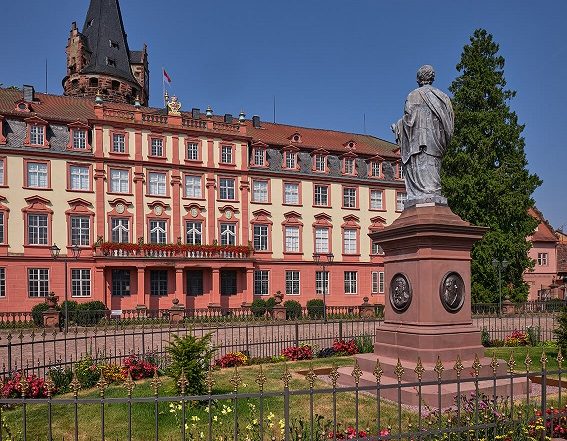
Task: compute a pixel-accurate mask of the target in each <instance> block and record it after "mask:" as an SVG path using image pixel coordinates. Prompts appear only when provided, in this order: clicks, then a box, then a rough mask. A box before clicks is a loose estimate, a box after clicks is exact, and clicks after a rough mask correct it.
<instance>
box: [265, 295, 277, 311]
mask: <svg viewBox="0 0 567 441" xmlns="http://www.w3.org/2000/svg"><path fill="white" fill-rule="evenodd" d="M274 306H276V299H274V298H273V297H270V298H269V299H268V300H266V311H267V312H268V314H271V313H272V311H273V310H274Z"/></svg>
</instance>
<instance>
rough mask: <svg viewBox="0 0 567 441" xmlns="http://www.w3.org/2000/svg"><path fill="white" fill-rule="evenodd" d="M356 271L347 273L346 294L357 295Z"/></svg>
mask: <svg viewBox="0 0 567 441" xmlns="http://www.w3.org/2000/svg"><path fill="white" fill-rule="evenodd" d="M357 275H358V273H357V272H356V271H345V294H356V279H357Z"/></svg>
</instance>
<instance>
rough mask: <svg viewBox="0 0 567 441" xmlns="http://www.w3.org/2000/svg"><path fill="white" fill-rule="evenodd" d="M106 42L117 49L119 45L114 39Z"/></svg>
mask: <svg viewBox="0 0 567 441" xmlns="http://www.w3.org/2000/svg"><path fill="white" fill-rule="evenodd" d="M108 44H109V45H110V47H111V48H112V49H118V48H119V47H120V46H119V45H118V43H117V42H116V41H112V40H108Z"/></svg>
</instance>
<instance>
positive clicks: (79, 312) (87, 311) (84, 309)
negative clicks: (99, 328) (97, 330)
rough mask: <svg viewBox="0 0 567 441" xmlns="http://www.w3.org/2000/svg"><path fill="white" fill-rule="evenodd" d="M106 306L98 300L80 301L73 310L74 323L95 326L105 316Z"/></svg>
mask: <svg viewBox="0 0 567 441" xmlns="http://www.w3.org/2000/svg"><path fill="white" fill-rule="evenodd" d="M106 312H107V309H106V306H104V303H102V302H101V301H99V300H95V301H92V302H86V303H80V304H79V305H77V308H76V310H75V323H76V324H77V325H79V326H95V325H98V323H99V322H100V321H101V320H102V319H103V318H104V317H105V316H106Z"/></svg>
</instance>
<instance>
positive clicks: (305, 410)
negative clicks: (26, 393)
mask: <svg viewBox="0 0 567 441" xmlns="http://www.w3.org/2000/svg"><path fill="white" fill-rule="evenodd" d="M333 364H336V365H338V366H347V365H348V366H352V364H353V358H352V357H335V358H327V359H316V360H313V361H303V362H294V363H288V368H289V370H290V372H291V373H292V377H291V380H290V390H291V391H297V390H302V389H303V390H309V382H308V380H307V379H306V378H305V376H304V375H301V374H298V373H297V371H300V370H306V369H309V367H310V366H313V367H314V368H315V369H317V368H330V367H332V366H333ZM283 369H284V365H283V364H282V363H276V364H267V365H264V366H263V373H264V375H265V376H266V382H265V384H264V391H265V392H266V394H268V395H269V394H270V392H280V393H279V394H272V395H271V396H267V397H265V398H263V399H262V400H260V399H259V398H242V399H239V400H238V401H237V402H236V403H235V402H234V401H233V400H222V401H220V400H219V401H217V402H214V403H213V405H212V406H211V409H210V418H211V419H213V418H214V422H213V433H214V436H215V437H216V436H219V435H223V434H224V435H226V434H231V433H232V432H233V430H234V422H235V409H234V407H235V406H238V412H237V413H238V418H239V420H238V423H239V427H240V428H241V430H248V431H249V432H250V434H253V432H256V435H258V434H257V431H258V430H259V429H258V424H257V422H256V424H254V422H255V421H254V420H259V419H260V408H262V413H263V420H264V429H265V434H266V435H268V434H269V433H272V434H273V435H274V436H275V435H278V438H279V431H280V423H279V421H280V419H282V418H283V409H284V403H283V394H281V391H282V390H283V382H282V380H281V377H282V373H283ZM234 372H235V371H234V369H221V370H218V371H214V381H215V385H214V389H213V393H215V394H226V393H230V392H232V391H233V385H232V383H231V379H232V377H233V376H234ZM259 372H260V367H259V366H247V367H241V368H239V369H238V374H239V376H240V379H241V384H240V386H239V392H240V393H254V392H258V385H257V383H256V380H257V378H258V374H259ZM162 382H163V384H162V385H161V386H160V389H159V395H160V396H161V397H165V396H174V395H175V394H176V393H175V384H174V382H173V380H172V379H169V378H168V377H162ZM328 387H330V385H329V383H328V377H327V382H323V381H321V380H315V384H314V388H315V389H317V388H328ZM79 396H80V398H87V397H88V398H95V399H96V398H97V397H98V396H99V392H98V390H96V389H91V390H89V391H83V392H80V394H79ZM125 396H126V390H125V388H124V387H123V386H119V385H116V386H110V387H109V388H108V389H107V390H106V397H125ZM133 396H134V397H144V396H145V397H148V396H149V397H152V396H153V389H152V385H151V381H150V380H145V381H140V382H138V383H137V384H136V387H135V389H134V392H133ZM59 398H72V395H65V396H58V397H56V399H54V404H53V406H52V428H53V429H52V430H53V439H57V440H61V439H65V440H70V439H73V433H74V412H73V404H65V405H63V404H57V399H59ZM310 402H311V400H310V395H309V393H306V394H301V395H292V396H291V397H290V418H291V420H292V421H294V425H295V428H297V427H298V424H299V422H300V419H303V421H307V422H306V424H307V427H308V426H309V423H308V422H309V421H310V415H311V406H310ZM354 403H355V399H354V393H345V392H343V393H339V394H337V401H336V412H337V420H338V422H340V423H342V424H343V425H347V424H354V423H355V410H356V409H355V405H354ZM154 406H155V403H154V402H153V400H151V399H150V401H149V402H145V403H135V404H133V405H132V439H134V440H144V441H145V440H148V439H154V434H155V421H156V415H155V411H154V409H155V407H154ZM157 408H158V415H157V422H158V430H159V439H160V440H169V439H172V440H173V439H176V440H177V439H181V410H175V411H174V410H172V409H171V407H170V404H169V403H168V402H160V403H158V405H157ZM128 412H129V409H128V404H127V403H110V404H105V406H104V420H105V425H104V426H105V439H108V440H122V439H128V436H127V435H128ZM397 412H398V409H397V406H395V405H392V404H384V403H382V405H381V424H380V425H381V426H382V427H386V426H388V425H389V424H390V425H392V426H396V425H397V420H398V413H397ZM313 414H319V415H324V416H325V417H326V418H330V419H332V415H333V399H332V395H331V394H316V395H314V396H313ZM26 415H27V418H26V424H27V439H33V440H37V441H42V440H44V439H47V434H48V428H47V421H48V419H47V418H48V407H47V405H46V404H37V405H31V404H28V405H27V408H26ZM186 415H187V417H186V418H187V428H188V432H190V433H192V434H194V435H195V436H196V437H197V438H199V437H200V435H201V432H203V435H204V436H205V438H206V437H207V433H208V430H207V427H208V420H209V413H208V412H207V402H205V403H187V411H186ZM402 415H403V416H402V419H403V420H404V421H408V420H409V419H410V418H412V419H413V416H412V414H410V413H408V412H405V411H404V412H403V414H402ZM3 417H4V419H5V421H6V424H7V426H8V427H9V428H11V429H12V431H13V432H15V433H18V432H20V433H21V431H22V407H18V408H16V409H14V410H9V411H4V412H3ZM358 417H359V424H360V428H361V429H362V428H367V427H373V428H375V427H376V399H375V398H373V397H372V396H370V395H367V394H361V395H360V397H359V409H358ZM78 425H79V439H80V440H81V441H88V440H91V439H97V440H100V439H101V405H100V403H98V402H96V403H93V404H79V405H78ZM272 425H273V426H272ZM270 426H272V427H270ZM188 439H190V438H188ZM243 439H244V438H243Z"/></svg>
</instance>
